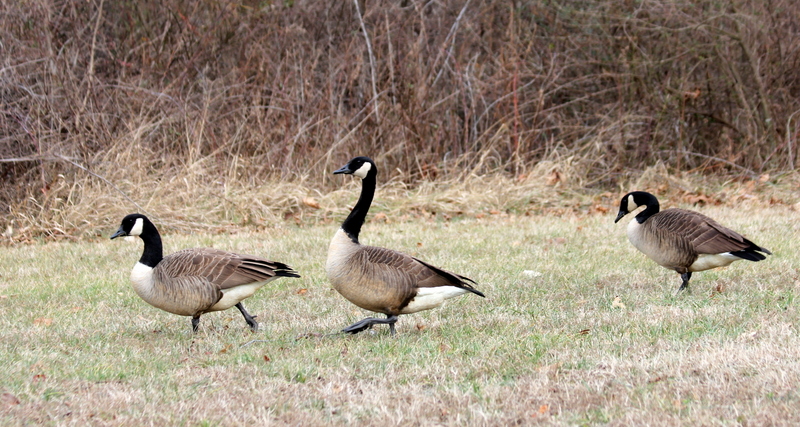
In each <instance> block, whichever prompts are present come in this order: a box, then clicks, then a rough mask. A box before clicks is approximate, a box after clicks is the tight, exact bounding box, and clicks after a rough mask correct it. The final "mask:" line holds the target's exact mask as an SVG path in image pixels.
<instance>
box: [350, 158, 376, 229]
mask: <svg viewBox="0 0 800 427" xmlns="http://www.w3.org/2000/svg"><path fill="white" fill-rule="evenodd" d="M377 175H378V174H377V171H375V170H374V169H373V170H371V171H370V172H369V173H368V174H367V176H366V177H364V179H362V180H361V195H360V196H359V197H358V202H356V205H355V206H354V207H353V210H351V211H350V215H348V216H347V219H345V220H344V222H343V223H342V230H344V232H345V233H347V236H348V237H350V240H352V241H353V242H354V243H358V234H359V233H360V232H361V226H362V225H364V220H365V219H366V218H367V212H369V207H370V205H371V204H372V198H373V197H374V196H375V183H376V181H377V180H376V176H377Z"/></svg>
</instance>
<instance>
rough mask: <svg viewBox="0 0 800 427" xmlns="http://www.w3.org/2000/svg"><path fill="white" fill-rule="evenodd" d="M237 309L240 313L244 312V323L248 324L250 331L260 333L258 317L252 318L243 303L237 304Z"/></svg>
mask: <svg viewBox="0 0 800 427" xmlns="http://www.w3.org/2000/svg"><path fill="white" fill-rule="evenodd" d="M236 308H238V309H239V311H241V312H242V316H244V321H245V322H247V324H248V325H250V329H252V330H253V332H256V331H258V322H256V317H258V316H251V315H250V313H248V312H247V310H245V309H244V306H243V305H242V303H238V304H236Z"/></svg>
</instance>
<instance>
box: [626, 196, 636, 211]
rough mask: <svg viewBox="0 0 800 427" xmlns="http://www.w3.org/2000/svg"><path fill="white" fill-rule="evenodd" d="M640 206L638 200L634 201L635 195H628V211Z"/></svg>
mask: <svg viewBox="0 0 800 427" xmlns="http://www.w3.org/2000/svg"><path fill="white" fill-rule="evenodd" d="M638 207H639V205H637V204H636V202H634V201H633V195H629V196H628V212H631V211H633V210H634V209H636V208H638Z"/></svg>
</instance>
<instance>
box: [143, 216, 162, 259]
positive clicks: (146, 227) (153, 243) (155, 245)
mask: <svg viewBox="0 0 800 427" xmlns="http://www.w3.org/2000/svg"><path fill="white" fill-rule="evenodd" d="M139 237H141V238H142V241H144V251H143V252H142V257H141V258H139V262H141V263H142V264H144V265H146V266H148V267H152V268H154V267H155V266H156V265H158V263H159V262H161V260H162V259H163V258H164V248H163V247H162V245H161V235H160V234H158V230H157V229H156V226H155V225H153V223H152V222H150V221H149V220H145V221H144V224H142V234H140V235H139Z"/></svg>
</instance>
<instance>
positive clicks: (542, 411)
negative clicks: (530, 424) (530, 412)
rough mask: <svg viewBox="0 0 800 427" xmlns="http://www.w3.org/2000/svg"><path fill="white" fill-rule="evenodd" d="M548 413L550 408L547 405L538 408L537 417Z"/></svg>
mask: <svg viewBox="0 0 800 427" xmlns="http://www.w3.org/2000/svg"><path fill="white" fill-rule="evenodd" d="M549 411H550V407H549V406H547V405H541V406H539V415H544V414H546V413H547V412H549Z"/></svg>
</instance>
